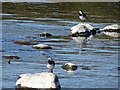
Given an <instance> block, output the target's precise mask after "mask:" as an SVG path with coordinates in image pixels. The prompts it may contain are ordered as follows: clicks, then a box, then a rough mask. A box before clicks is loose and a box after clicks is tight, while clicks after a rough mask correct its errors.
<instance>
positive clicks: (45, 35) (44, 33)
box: [39, 32, 52, 37]
mask: <svg viewBox="0 0 120 90" xmlns="http://www.w3.org/2000/svg"><path fill="white" fill-rule="evenodd" d="M39 36H40V37H50V36H52V34H50V33H46V32H43V33H40V34H39Z"/></svg>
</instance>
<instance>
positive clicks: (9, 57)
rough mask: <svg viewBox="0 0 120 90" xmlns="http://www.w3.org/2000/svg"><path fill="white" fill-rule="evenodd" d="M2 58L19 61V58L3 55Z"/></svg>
mask: <svg viewBox="0 0 120 90" xmlns="http://www.w3.org/2000/svg"><path fill="white" fill-rule="evenodd" d="M2 57H3V58H6V59H19V57H18V56H16V55H4V56H2Z"/></svg>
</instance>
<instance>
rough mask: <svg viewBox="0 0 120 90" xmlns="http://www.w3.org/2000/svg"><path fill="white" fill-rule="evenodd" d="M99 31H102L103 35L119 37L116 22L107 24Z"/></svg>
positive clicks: (118, 26)
mask: <svg viewBox="0 0 120 90" xmlns="http://www.w3.org/2000/svg"><path fill="white" fill-rule="evenodd" d="M99 31H103V32H104V34H105V35H108V36H111V37H120V25H118V24H113V25H108V26H106V27H104V28H103V29H100V30H99Z"/></svg>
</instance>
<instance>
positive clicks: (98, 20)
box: [0, 2, 119, 88]
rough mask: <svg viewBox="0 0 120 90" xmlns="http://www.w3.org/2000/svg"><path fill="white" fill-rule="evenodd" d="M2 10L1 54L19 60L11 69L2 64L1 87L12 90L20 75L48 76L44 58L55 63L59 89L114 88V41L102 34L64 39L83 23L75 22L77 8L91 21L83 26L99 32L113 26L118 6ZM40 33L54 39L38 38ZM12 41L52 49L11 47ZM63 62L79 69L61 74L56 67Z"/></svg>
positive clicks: (61, 5)
mask: <svg viewBox="0 0 120 90" xmlns="http://www.w3.org/2000/svg"><path fill="white" fill-rule="evenodd" d="M2 9H3V12H2V49H3V50H4V52H2V55H17V56H19V57H20V59H18V60H15V59H13V60H11V64H8V63H7V59H3V60H2V76H3V77H2V79H3V81H2V87H3V88H14V86H15V82H16V81H17V78H18V76H19V75H20V74H23V73H39V72H48V71H49V70H48V69H47V67H46V62H47V58H48V57H52V58H53V59H54V61H55V63H56V66H55V69H54V73H55V74H56V75H57V76H58V77H59V81H60V84H61V87H62V88H66V87H67V88H117V87H118V69H117V68H118V41H119V40H118V38H113V37H109V36H106V35H103V34H97V35H95V36H93V37H89V39H85V37H69V36H68V35H69V34H70V28H71V27H72V26H74V25H77V24H79V23H82V22H81V20H79V18H78V11H79V10H80V9H82V10H83V11H84V12H85V13H86V14H87V16H88V18H89V19H90V20H91V22H90V23H89V22H85V23H88V24H91V25H92V26H94V27H98V28H103V27H104V26H106V25H109V24H115V23H117V22H118V3H72V2H71V3H44V2H42V3H37V2H36V3H8V2H7V3H3V7H2ZM113 12H114V13H113ZM42 32H48V33H50V34H52V35H53V37H39V36H38V34H39V33H42ZM27 36H30V37H31V38H26V37H27ZM32 37H35V38H32ZM12 40H15V41H18V40H21V41H31V42H37V43H38V44H48V45H50V46H51V47H52V48H53V49H49V50H39V49H35V48H32V45H20V44H14V43H13V41H12ZM85 40H87V42H84V41H85ZM83 43H84V44H83ZM0 53H1V52H0ZM64 63H74V64H76V65H77V66H78V69H77V70H76V71H74V72H66V71H65V70H63V69H62V68H61V66H62V65H63V64H64ZM83 67H89V68H90V70H85V69H82V68H83Z"/></svg>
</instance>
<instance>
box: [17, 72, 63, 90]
mask: <svg viewBox="0 0 120 90" xmlns="http://www.w3.org/2000/svg"><path fill="white" fill-rule="evenodd" d="M21 87H26V88H57V89H58V90H59V89H60V88H61V87H60V83H59V80H58V77H57V75H55V74H53V73H50V72H41V73H35V74H22V75H20V76H19V79H18V80H17V82H16V88H21Z"/></svg>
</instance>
